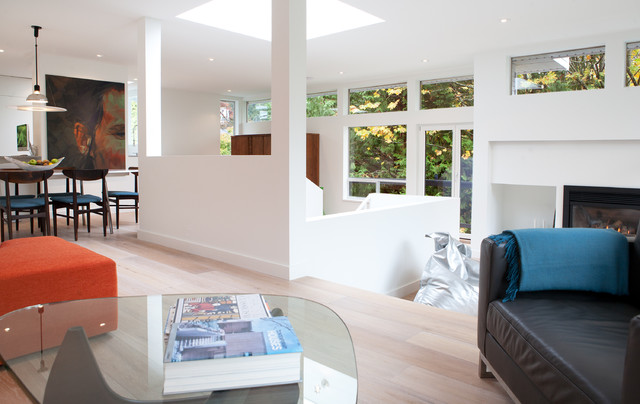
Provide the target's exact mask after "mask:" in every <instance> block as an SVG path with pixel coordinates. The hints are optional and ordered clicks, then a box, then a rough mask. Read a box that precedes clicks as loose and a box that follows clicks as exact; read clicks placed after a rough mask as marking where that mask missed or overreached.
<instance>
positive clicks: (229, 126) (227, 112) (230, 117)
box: [220, 100, 236, 156]
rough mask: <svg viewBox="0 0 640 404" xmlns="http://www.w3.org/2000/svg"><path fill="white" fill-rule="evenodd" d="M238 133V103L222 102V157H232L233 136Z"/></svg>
mask: <svg viewBox="0 0 640 404" xmlns="http://www.w3.org/2000/svg"><path fill="white" fill-rule="evenodd" d="M235 133H236V102H235V101H224V100H221V101H220V155H222V156H225V155H226V156H228V155H231V136H233V135H235Z"/></svg>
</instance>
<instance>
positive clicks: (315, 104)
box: [307, 93, 338, 118]
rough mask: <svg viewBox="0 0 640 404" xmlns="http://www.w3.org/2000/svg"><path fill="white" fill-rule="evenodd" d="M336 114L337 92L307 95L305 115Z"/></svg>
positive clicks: (309, 116)
mask: <svg viewBox="0 0 640 404" xmlns="http://www.w3.org/2000/svg"><path fill="white" fill-rule="evenodd" d="M337 114H338V94H337V93H334V94H324V95H318V96H314V97H307V117H308V118H311V117H316V116H336V115H337Z"/></svg>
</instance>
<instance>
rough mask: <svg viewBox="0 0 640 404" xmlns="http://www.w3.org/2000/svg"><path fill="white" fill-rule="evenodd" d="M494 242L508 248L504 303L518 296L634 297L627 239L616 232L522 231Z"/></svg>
mask: <svg viewBox="0 0 640 404" xmlns="http://www.w3.org/2000/svg"><path fill="white" fill-rule="evenodd" d="M489 238H490V239H492V240H494V241H495V242H496V243H498V244H502V243H505V258H506V260H507V262H508V270H507V282H508V287H507V291H506V296H505V298H504V300H503V301H505V302H507V301H510V300H513V299H515V297H516V293H517V292H518V291H523V292H527V291H535V290H585V291H592V292H605V293H611V294H614V295H625V294H628V293H629V285H628V283H629V251H628V249H629V246H628V242H627V238H626V237H625V236H623V235H622V234H620V233H618V232H616V231H613V230H602V229H582V228H562V229H523V230H511V231H505V232H503V233H502V234H498V235H494V236H490V237H489Z"/></svg>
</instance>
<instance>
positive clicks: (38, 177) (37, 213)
mask: <svg viewBox="0 0 640 404" xmlns="http://www.w3.org/2000/svg"><path fill="white" fill-rule="evenodd" d="M51 175H53V171H52V170H46V171H20V170H16V171H3V172H0V180H2V181H4V183H5V187H4V189H5V196H4V197H3V198H2V199H0V225H1V226H0V227H1V230H0V240H1V241H4V225H5V224H6V225H7V232H8V236H9V239H12V238H13V227H12V225H11V224H12V223H13V222H16V223H17V222H18V220H21V219H30V220H31V232H32V233H33V219H36V218H37V219H38V223H39V225H40V229H41V230H42V234H43V235H45V236H47V235H49V234H51V228H50V220H49V219H50V216H49V186H48V183H47V179H48V178H49V177H51ZM35 183H43V184H44V194H43V196H41V197H37V198H36V197H34V196H33V195H29V196H27V195H18V196H16V195H13V196H11V192H10V186H9V184H16V185H17V184H35Z"/></svg>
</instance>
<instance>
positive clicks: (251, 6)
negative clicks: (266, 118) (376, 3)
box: [177, 0, 384, 41]
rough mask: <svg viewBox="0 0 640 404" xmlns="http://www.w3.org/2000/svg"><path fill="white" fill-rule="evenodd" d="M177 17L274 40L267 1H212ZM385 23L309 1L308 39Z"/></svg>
mask: <svg viewBox="0 0 640 404" xmlns="http://www.w3.org/2000/svg"><path fill="white" fill-rule="evenodd" d="M177 18H181V19H183V20H188V21H192V22H196V23H199V24H204V25H208V26H211V27H215V28H220V29H223V30H226V31H231V32H235V33H238V34H243V35H248V36H251V37H254V38H258V39H264V40H266V41H270V40H271V2H269V1H264V0H234V1H228V0H211V1H210V2H208V3H205V4H202V5H200V6H198V7H196V8H193V9H191V10H188V11H186V12H184V13H182V14H179V15H178V16H177ZM380 22H384V20H383V19H381V18H378V17H376V16H374V15H371V14H369V13H367V12H364V11H362V10H360V9H357V8H355V7H353V6H351V5H348V4H345V3H343V2H341V1H339V0H308V1H307V39H313V38H318V37H322V36H326V35H331V34H335V33H338V32H344V31H348V30H352V29H356V28H361V27H366V26H368V25H373V24H377V23H380Z"/></svg>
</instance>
